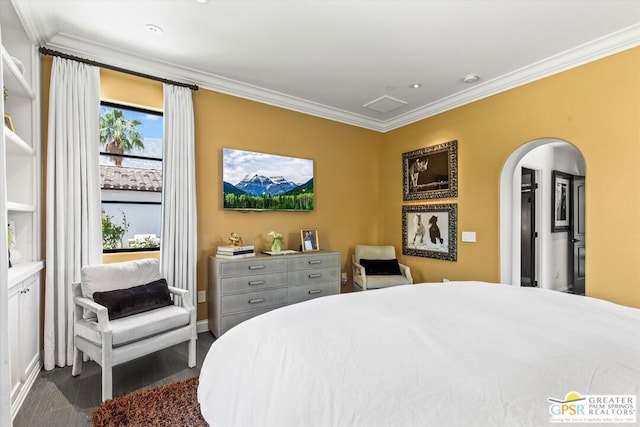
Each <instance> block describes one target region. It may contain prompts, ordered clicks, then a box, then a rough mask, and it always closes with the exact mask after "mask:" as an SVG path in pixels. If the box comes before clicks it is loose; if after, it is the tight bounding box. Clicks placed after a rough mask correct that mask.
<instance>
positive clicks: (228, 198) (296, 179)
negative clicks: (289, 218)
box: [222, 148, 313, 211]
mask: <svg viewBox="0 0 640 427" xmlns="http://www.w3.org/2000/svg"><path fill="white" fill-rule="evenodd" d="M222 181H223V197H224V199H223V207H224V208H225V209H240V210H292V211H311V210H313V160H309V159H300V158H297V157H286V156H278V155H274V154H265V153H256V152H253V151H242V150H235V149H231V148H223V149H222Z"/></svg>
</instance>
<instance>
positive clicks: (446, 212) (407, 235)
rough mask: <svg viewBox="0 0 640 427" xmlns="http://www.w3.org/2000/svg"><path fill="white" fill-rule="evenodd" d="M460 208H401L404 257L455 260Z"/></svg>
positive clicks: (411, 206) (443, 206) (436, 206)
mask: <svg viewBox="0 0 640 427" xmlns="http://www.w3.org/2000/svg"><path fill="white" fill-rule="evenodd" d="M457 228H458V205H457V204H455V203H448V204H442V205H409V206H403V207H402V253H403V254H404V255H413V256H421V257H426V258H436V259H442V260H445V261H456V260H457V257H458V251H457V247H458V245H457V240H456V239H457V235H458V233H457Z"/></svg>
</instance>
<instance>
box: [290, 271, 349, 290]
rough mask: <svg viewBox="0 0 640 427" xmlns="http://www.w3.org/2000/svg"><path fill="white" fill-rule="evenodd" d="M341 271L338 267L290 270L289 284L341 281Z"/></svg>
mask: <svg viewBox="0 0 640 427" xmlns="http://www.w3.org/2000/svg"><path fill="white" fill-rule="evenodd" d="M339 275H340V272H339V271H338V269H336V268H318V269H315V270H302V271H290V272H289V286H299V285H310V284H312V283H324V282H336V281H339V277H338V276H339Z"/></svg>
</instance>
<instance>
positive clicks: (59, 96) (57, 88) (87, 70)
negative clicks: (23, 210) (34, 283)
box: [44, 58, 102, 370]
mask: <svg viewBox="0 0 640 427" xmlns="http://www.w3.org/2000/svg"><path fill="white" fill-rule="evenodd" d="M99 115H100V74H99V69H98V68H96V67H92V66H89V65H86V64H82V63H79V62H76V61H72V60H68V59H61V58H54V60H53V68H52V71H51V88H50V91H49V133H48V138H47V210H46V214H47V221H46V224H47V230H46V233H47V236H46V249H47V253H46V257H47V265H46V271H47V273H46V282H45V312H44V368H45V369H46V370H51V369H53V368H54V367H55V366H56V365H57V366H67V365H71V364H72V362H73V357H72V356H73V302H72V299H71V283H72V282H75V281H79V280H80V269H81V268H82V266H83V265H86V264H100V263H102V259H101V258H102V236H101V222H100V183H99V166H98V160H99V148H100V147H99V146H100V142H99V141H100V135H99V130H98V118H99Z"/></svg>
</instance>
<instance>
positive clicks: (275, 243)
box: [271, 240, 282, 252]
mask: <svg viewBox="0 0 640 427" xmlns="http://www.w3.org/2000/svg"><path fill="white" fill-rule="evenodd" d="M280 249H282V248H281V247H280V242H279V241H278V240H274V241H273V243H272V244H271V252H280Z"/></svg>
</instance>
